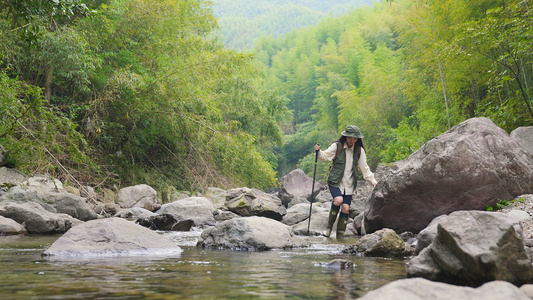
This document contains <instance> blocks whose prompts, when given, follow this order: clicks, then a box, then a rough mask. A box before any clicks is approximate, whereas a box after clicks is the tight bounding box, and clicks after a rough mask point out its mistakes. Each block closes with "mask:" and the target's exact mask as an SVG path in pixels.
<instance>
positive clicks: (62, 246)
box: [42, 218, 182, 258]
mask: <svg viewBox="0 0 533 300" xmlns="http://www.w3.org/2000/svg"><path fill="white" fill-rule="evenodd" d="M181 251H182V250H181V248H180V247H179V246H178V245H177V244H176V243H174V242H173V241H172V240H170V239H167V238H165V237H163V236H161V235H160V234H158V233H156V232H154V231H152V230H150V229H148V228H145V227H142V226H140V225H137V224H135V223H133V222H130V221H127V220H124V219H121V218H108V219H99V220H92V221H88V222H85V223H83V224H80V225H78V226H76V227H73V228H71V229H70V230H69V231H67V232H66V233H65V234H64V235H63V236H61V237H60V238H59V239H57V240H56V241H55V242H54V243H53V244H52V245H51V246H50V247H49V248H48V249H46V251H44V252H43V254H42V255H43V256H57V257H80V258H81V257H93V256H95V257H109V256H140V255H143V256H144V255H146V256H161V255H175V254H179V253H181Z"/></svg>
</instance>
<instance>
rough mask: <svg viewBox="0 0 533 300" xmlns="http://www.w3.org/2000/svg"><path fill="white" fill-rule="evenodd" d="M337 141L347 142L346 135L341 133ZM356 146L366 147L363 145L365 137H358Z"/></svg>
mask: <svg viewBox="0 0 533 300" xmlns="http://www.w3.org/2000/svg"><path fill="white" fill-rule="evenodd" d="M335 142H339V143H341V144H342V145H344V144H346V136H344V135H341V137H340V138H339V139H338V140H336V141H335ZM354 147H355V148H354V149H357V147H361V148H363V149H365V146H364V145H363V139H360V138H358V139H357V142H355V145H354ZM365 151H366V149H365Z"/></svg>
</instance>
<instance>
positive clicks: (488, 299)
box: [358, 278, 531, 300]
mask: <svg viewBox="0 0 533 300" xmlns="http://www.w3.org/2000/svg"><path fill="white" fill-rule="evenodd" d="M358 299H360V300H374V299H384V300H449V299H454V300H471V299H483V300H502V299H509V300H510V299H513V300H531V298H529V296H528V295H527V294H526V293H524V292H522V291H521V289H519V288H517V287H516V286H514V285H512V284H510V283H508V282H505V281H493V282H489V283H486V284H484V285H482V286H480V287H478V288H471V287H463V286H455V285H451V284H446V283H442V282H433V281H430V280H427V279H423V278H410V279H400V280H396V281H393V282H391V283H388V284H386V285H384V286H382V287H381V288H378V289H376V290H373V291H370V292H368V293H367V294H365V295H364V296H363V297H361V298H358Z"/></svg>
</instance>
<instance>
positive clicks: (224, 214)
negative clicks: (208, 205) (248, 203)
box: [213, 209, 241, 222]
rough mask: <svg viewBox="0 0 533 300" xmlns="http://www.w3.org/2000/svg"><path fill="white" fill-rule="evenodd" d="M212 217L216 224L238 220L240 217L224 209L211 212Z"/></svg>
mask: <svg viewBox="0 0 533 300" xmlns="http://www.w3.org/2000/svg"><path fill="white" fill-rule="evenodd" d="M213 217H214V218H215V220H216V221H217V222H223V221H227V220H231V219H235V218H240V217H241V216H239V215H238V214H236V213H234V212H232V211H229V210H226V209H217V210H215V211H214V212H213Z"/></svg>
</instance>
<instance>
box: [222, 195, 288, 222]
mask: <svg viewBox="0 0 533 300" xmlns="http://www.w3.org/2000/svg"><path fill="white" fill-rule="evenodd" d="M226 207H227V208H228V209H229V210H231V211H232V212H234V213H236V214H238V215H240V216H243V217H250V216H259V217H267V218H271V219H274V220H276V221H280V220H281V219H282V218H283V216H284V215H285V214H286V213H287V209H286V208H285V206H283V204H282V203H281V200H280V199H279V198H278V197H276V196H274V195H270V194H267V193H265V192H263V191H260V190H258V189H250V188H246V187H244V188H235V189H230V190H228V191H227V196H226Z"/></svg>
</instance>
